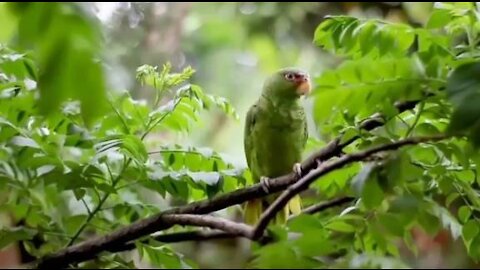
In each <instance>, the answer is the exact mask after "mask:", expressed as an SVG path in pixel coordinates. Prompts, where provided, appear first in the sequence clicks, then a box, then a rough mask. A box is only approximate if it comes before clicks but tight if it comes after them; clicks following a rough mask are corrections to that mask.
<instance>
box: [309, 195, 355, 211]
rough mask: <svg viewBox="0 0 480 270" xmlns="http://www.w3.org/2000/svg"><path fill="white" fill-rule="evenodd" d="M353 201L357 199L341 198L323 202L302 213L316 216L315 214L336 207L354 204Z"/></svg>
mask: <svg viewBox="0 0 480 270" xmlns="http://www.w3.org/2000/svg"><path fill="white" fill-rule="evenodd" d="M353 200H355V198H353V197H340V198H336V199H333V200H330V201H327V202H321V203H318V204H314V205H312V206H309V207H308V208H305V209H304V210H303V211H302V214H315V213H318V212H322V211H324V210H327V209H329V208H333V207H335V206H340V205H342V204H345V203H349V202H352V201H353Z"/></svg>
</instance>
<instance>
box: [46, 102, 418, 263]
mask: <svg viewBox="0 0 480 270" xmlns="http://www.w3.org/2000/svg"><path fill="white" fill-rule="evenodd" d="M417 103H418V101H408V102H401V103H398V104H395V107H396V108H397V109H398V111H399V112H403V111H406V110H409V109H412V108H414V107H415V105H416V104H417ZM383 123H384V121H383V117H382V116H381V114H375V115H373V116H372V117H370V118H367V119H366V120H365V121H363V123H362V124H361V125H360V128H361V129H364V130H372V129H375V128H377V127H379V126H382V125H383ZM341 138H342V136H338V137H337V138H335V139H334V140H332V141H331V142H330V143H328V144H327V145H326V146H325V147H324V148H322V149H321V150H320V151H318V152H316V153H314V154H312V155H311V156H310V157H309V158H307V159H306V160H305V161H304V162H302V177H303V176H305V174H307V173H308V172H309V171H311V170H313V169H314V168H316V167H317V160H320V161H325V160H328V159H329V158H331V157H334V156H338V155H339V154H340V153H341V152H342V150H343V148H344V147H346V146H347V145H349V144H350V143H352V142H354V141H355V140H357V139H358V138H359V137H354V138H351V139H350V140H348V141H346V142H344V143H342V144H340V142H341ZM296 179H297V178H296V176H295V174H294V173H293V172H292V173H290V174H287V175H284V176H281V177H277V178H272V179H269V180H268V185H269V193H266V192H265V191H264V189H263V188H262V186H261V185H260V184H255V185H252V186H250V187H247V188H244V189H239V190H236V191H234V192H231V193H228V194H223V195H220V196H218V197H216V198H213V199H206V200H203V201H199V202H194V203H191V204H188V205H185V206H183V207H178V208H173V209H170V210H168V211H165V212H162V213H158V214H156V215H154V216H151V217H148V218H145V219H142V220H139V221H137V222H135V223H133V224H131V225H129V226H127V227H124V228H121V229H119V230H117V231H115V232H113V233H111V234H109V235H105V236H99V237H96V238H93V239H90V240H87V241H84V242H82V243H79V244H77V245H73V246H70V247H68V248H66V249H63V250H60V251H59V252H57V253H54V254H52V255H48V256H45V257H44V258H42V259H41V260H39V262H38V264H37V266H38V267H39V268H44V267H50V266H55V267H64V266H65V265H68V264H70V263H74V262H82V261H86V260H89V259H91V258H94V257H95V256H96V254H98V253H100V252H102V251H114V250H115V249H116V248H118V246H121V245H123V244H125V243H128V242H130V241H133V240H135V239H137V238H139V237H142V236H145V235H148V234H151V233H154V232H157V231H161V230H165V229H168V228H170V227H171V226H172V225H171V224H169V223H168V222H165V220H164V217H165V215H166V214H207V213H210V212H214V211H218V210H221V209H224V208H227V207H230V206H233V205H236V204H241V203H243V202H246V201H248V200H251V199H255V198H260V197H264V196H266V195H269V194H271V193H276V192H279V191H282V190H284V189H285V188H287V187H288V186H289V185H291V184H292V183H294V182H295V181H296ZM257 234H258V233H257ZM260 236H261V235H260ZM256 237H257V238H258V237H259V235H256Z"/></svg>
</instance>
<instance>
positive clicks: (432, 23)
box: [427, 9, 451, 28]
mask: <svg viewBox="0 0 480 270" xmlns="http://www.w3.org/2000/svg"><path fill="white" fill-rule="evenodd" d="M450 19H451V16H450V12H449V11H448V10H445V9H436V10H434V11H433V12H432V14H431V15H430V18H429V19H428V22H427V28H440V27H444V26H445V25H447V24H448V23H449V22H450Z"/></svg>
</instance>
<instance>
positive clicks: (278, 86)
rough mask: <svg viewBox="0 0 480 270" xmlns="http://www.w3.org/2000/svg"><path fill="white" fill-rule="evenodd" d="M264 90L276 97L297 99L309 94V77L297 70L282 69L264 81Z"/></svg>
mask: <svg viewBox="0 0 480 270" xmlns="http://www.w3.org/2000/svg"><path fill="white" fill-rule="evenodd" d="M264 90H265V91H266V92H267V93H268V94H270V95H276V96H278V97H287V98H299V97H301V96H303V95H307V94H308V93H310V90H311V84H310V76H309V75H308V73H307V72H305V71H303V70H301V69H298V68H283V69H280V70H279V71H277V72H275V73H274V74H272V75H271V76H270V77H269V78H268V79H267V80H266V82H265V85H264Z"/></svg>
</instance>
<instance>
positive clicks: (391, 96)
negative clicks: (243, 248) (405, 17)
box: [258, 3, 480, 268]
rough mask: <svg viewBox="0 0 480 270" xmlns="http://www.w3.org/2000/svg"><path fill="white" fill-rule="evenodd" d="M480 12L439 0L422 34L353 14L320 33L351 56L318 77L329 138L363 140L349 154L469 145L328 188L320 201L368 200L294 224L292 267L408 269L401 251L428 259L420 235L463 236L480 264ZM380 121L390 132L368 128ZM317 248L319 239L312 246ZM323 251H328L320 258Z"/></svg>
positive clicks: (369, 170) (348, 174)
mask: <svg viewBox="0 0 480 270" xmlns="http://www.w3.org/2000/svg"><path fill="white" fill-rule="evenodd" d="M478 15H479V13H478V11H477V10H476V9H475V8H474V6H473V4H472V3H448V4H446V3H439V4H438V5H436V7H435V9H434V11H433V12H432V14H431V17H430V18H429V20H428V22H427V23H426V26H425V27H420V28H414V27H412V26H409V25H405V24H398V23H391V22H386V21H381V20H377V19H359V18H354V17H348V16H332V17H328V18H326V20H325V21H324V22H322V23H321V24H320V25H319V26H318V28H317V29H316V31H315V35H314V42H315V44H316V45H318V46H319V47H321V48H323V49H324V50H327V51H329V52H331V53H334V54H336V55H338V56H339V57H342V58H343V61H342V62H341V64H340V65H339V66H338V67H336V68H335V69H331V70H327V71H325V72H323V73H322V74H321V75H320V76H319V77H317V78H315V81H316V83H317V85H316V89H315V91H314V96H313V99H314V118H315V122H316V126H317V128H318V131H319V133H320V135H321V136H326V137H327V138H328V137H330V136H336V135H340V136H343V140H342V141H348V140H349V139H350V138H352V137H354V136H358V137H359V140H358V141H357V142H356V143H354V144H352V145H350V146H348V147H347V149H346V151H347V152H354V151H358V150H360V149H364V148H365V147H370V146H373V145H378V144H383V143H388V142H390V141H392V140H396V139H400V138H405V137H409V136H414V135H417V136H421V135H433V134H438V133H441V132H449V133H451V134H452V135H459V136H456V137H453V138H452V139H449V140H446V141H443V142H438V143H429V144H421V145H417V146H411V147H408V148H404V149H402V150H401V151H397V152H395V153H392V154H389V155H382V156H379V157H377V159H376V160H373V161H370V162H368V163H365V164H363V165H362V166H358V165H355V166H349V167H345V168H343V169H341V170H338V171H335V172H333V173H331V174H329V175H327V176H325V177H323V178H321V179H319V180H318V182H317V183H316V184H315V188H316V189H317V191H318V193H319V197H323V198H329V197H337V196H339V195H342V194H350V195H353V196H356V197H357V198H358V201H357V202H356V204H355V205H353V206H350V207H348V208H346V209H344V210H343V211H342V212H339V211H335V210H330V211H327V212H325V213H321V214H318V215H316V217H308V218H307V217H305V216H300V217H298V218H295V219H293V220H292V221H291V222H290V224H289V227H288V229H286V231H287V232H290V233H299V234H300V236H299V238H297V240H295V241H291V240H287V239H285V240H282V242H280V243H278V244H277V245H284V243H285V244H286V243H288V249H289V250H291V251H292V253H291V254H290V255H289V256H290V257H291V258H290V259H288V260H285V261H283V262H284V263H285V264H284V265H283V266H286V267H288V266H291V267H295V266H296V265H298V262H297V260H302V262H308V261H310V262H311V261H315V264H314V265H316V266H319V267H331V266H335V267H355V268H356V267H361V268H370V267H373V268H380V267H382V268H384V267H394V268H397V267H401V268H404V267H409V266H408V264H406V262H405V261H404V259H405V256H406V253H405V251H403V252H401V251H400V249H399V245H398V244H394V243H403V245H405V246H406V247H408V250H409V252H410V253H412V254H416V255H418V253H419V250H418V249H419V247H418V245H417V244H416V243H415V241H416V240H415V239H414V238H413V237H412V233H413V232H414V231H416V230H417V229H419V228H420V229H421V230H423V231H424V232H426V233H427V234H428V235H430V236H431V237H434V236H436V235H438V234H439V233H440V232H441V231H447V232H449V235H450V239H451V240H452V241H455V240H460V239H463V243H464V247H465V250H466V252H468V255H469V256H470V258H471V259H472V260H473V261H475V262H478V261H479V260H480V257H479V256H478V253H476V252H475V251H474V250H475V249H478V245H477V244H476V243H478V242H477V241H478V239H477V238H478V237H479V236H478V235H479V234H478V223H477V219H478V217H477V216H476V214H475V211H476V209H477V207H478V198H477V197H478V196H477V194H478V182H477V181H478V180H477V169H476V166H477V164H478V150H477V146H478V140H479V139H478V138H480V135H479V133H478V130H479V129H478V121H477V119H478V113H480V107H478V106H477V105H478V102H477V95H478V89H480V85H479V83H478V76H477V75H476V74H477V73H478V68H479V63H478V59H477V57H476V55H477V53H478V49H477V43H478V30H479V29H478V25H480V23H479V21H478V18H479V17H478ZM416 100H417V101H419V102H418V104H417V105H416V107H415V108H414V109H413V110H407V111H404V112H399V111H398V109H396V108H395V107H394V106H393V104H394V102H405V101H416ZM375 112H379V113H381V114H382V116H383V121H384V123H385V125H384V126H383V127H380V128H378V129H375V130H373V131H370V132H368V131H365V130H360V128H359V127H360V124H361V123H362V121H363V120H364V119H365V118H367V117H368V116H369V115H372V114H373V113H375ZM463 135H467V136H463ZM312 231H314V232H315V233H314V234H312ZM309 235H312V236H311V237H308V236H309ZM313 235H315V240H313V239H314V236H313ZM304 239H305V240H304ZM306 239H309V241H311V242H313V243H311V247H310V248H307V249H305V246H304V245H305V244H304V241H306ZM398 241H400V242H398ZM319 246H322V247H324V248H322V251H323V249H326V250H328V252H327V253H323V252H322V253H312V251H317V250H318V247H319ZM270 248H271V247H269V248H266V247H265V248H261V249H259V251H258V254H259V264H258V265H259V266H261V267H275V266H276V265H275V264H274V262H273V260H272V259H271V258H270V259H268V258H266V257H265V256H266V255H265V254H268V253H269V252H270V251H269V249H270ZM278 249H281V248H280V247H278ZM272 252H273V251H272ZM285 256H286V255H285ZM319 256H320V257H319ZM329 256H334V257H335V258H336V259H333V258H332V257H330V258H329ZM332 260H333V261H332ZM332 262H335V263H332ZM305 267H309V266H305Z"/></svg>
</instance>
